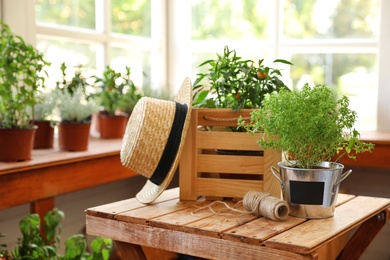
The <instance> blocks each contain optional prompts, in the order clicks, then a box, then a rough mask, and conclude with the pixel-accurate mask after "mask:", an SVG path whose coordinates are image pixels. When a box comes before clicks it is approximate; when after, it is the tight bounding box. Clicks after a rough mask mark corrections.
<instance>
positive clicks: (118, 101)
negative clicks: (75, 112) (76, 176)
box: [94, 66, 142, 138]
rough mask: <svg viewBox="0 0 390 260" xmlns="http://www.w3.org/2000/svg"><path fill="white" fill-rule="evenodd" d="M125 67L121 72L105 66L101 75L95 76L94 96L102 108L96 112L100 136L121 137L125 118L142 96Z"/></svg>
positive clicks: (127, 68)
mask: <svg viewBox="0 0 390 260" xmlns="http://www.w3.org/2000/svg"><path fill="white" fill-rule="evenodd" d="M125 69H126V72H125V73H121V72H119V71H115V70H114V69H113V68H111V67H110V66H107V67H106V70H105V71H104V73H103V76H102V77H97V76H95V83H94V85H95V87H96V89H97V94H96V96H97V98H98V100H99V103H100V105H101V106H102V108H103V110H102V111H100V112H99V114H98V126H99V132H100V137H101V138H122V136H123V134H124V131H125V128H126V123H127V120H128V118H129V116H130V114H131V112H132V110H133V108H134V106H135V104H136V103H137V102H138V100H139V99H140V98H141V97H142V94H141V93H140V90H139V89H138V88H137V87H136V86H135V84H134V82H133V81H132V79H131V77H130V76H131V73H130V68H129V67H126V68H125Z"/></svg>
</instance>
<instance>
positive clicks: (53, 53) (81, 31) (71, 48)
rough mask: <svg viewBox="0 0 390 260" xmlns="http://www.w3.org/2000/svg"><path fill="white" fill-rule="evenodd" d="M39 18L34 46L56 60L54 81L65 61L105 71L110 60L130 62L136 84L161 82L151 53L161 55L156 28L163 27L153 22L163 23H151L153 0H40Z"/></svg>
mask: <svg viewBox="0 0 390 260" xmlns="http://www.w3.org/2000/svg"><path fill="white" fill-rule="evenodd" d="M154 15H155V16H154V19H159V18H158V17H161V15H159V14H158V13H156V12H154ZM35 19H36V24H37V30H36V31H37V36H36V45H37V48H38V49H39V50H40V51H42V52H43V53H44V54H45V56H46V57H47V59H48V60H49V61H50V62H51V63H52V66H51V68H50V79H51V80H52V81H55V80H56V79H57V78H58V77H53V76H52V75H58V76H60V74H59V73H60V71H59V67H60V64H61V63H62V62H66V64H67V66H68V67H70V66H72V67H76V66H78V65H83V66H84V67H86V68H87V69H88V70H89V71H90V72H91V73H99V72H102V71H103V70H104V68H105V66H106V65H110V66H112V67H113V68H114V69H117V70H124V68H125V66H129V67H130V68H131V72H132V76H133V80H134V82H135V83H136V85H138V86H151V85H152V84H154V85H156V86H157V82H158V81H152V70H154V72H156V71H158V70H156V69H155V68H153V63H152V61H151V53H154V54H156V53H157V56H158V55H159V54H158V52H161V46H160V45H161V44H160V42H159V41H157V40H156V38H157V37H156V36H155V35H153V33H152V32H160V31H161V28H153V26H158V24H161V23H158V22H155V24H154V25H153V24H152V10H151V0H112V1H110V0H105V1H101V0H99V1H97V0H73V1H69V0H51V1H48V0H36V5H35ZM160 56H161V55H160ZM154 74H156V73H154ZM153 76H154V77H155V78H159V77H161V75H160V76H159V75H153ZM156 86H154V87H156Z"/></svg>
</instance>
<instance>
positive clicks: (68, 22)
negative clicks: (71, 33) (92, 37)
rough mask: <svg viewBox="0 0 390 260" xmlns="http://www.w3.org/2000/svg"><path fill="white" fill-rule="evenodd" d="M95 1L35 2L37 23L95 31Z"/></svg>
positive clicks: (60, 0)
mask: <svg viewBox="0 0 390 260" xmlns="http://www.w3.org/2000/svg"><path fill="white" fill-rule="evenodd" d="M95 10H96V8H95V0H50V1H48V0H36V5H35V15H36V20H37V22H42V23H47V24H53V25H62V26H71V27H76V28H84V29H92V30H95V28H96V24H95V20H96V19H95V17H96V14H95Z"/></svg>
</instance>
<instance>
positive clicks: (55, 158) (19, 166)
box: [0, 138, 122, 175]
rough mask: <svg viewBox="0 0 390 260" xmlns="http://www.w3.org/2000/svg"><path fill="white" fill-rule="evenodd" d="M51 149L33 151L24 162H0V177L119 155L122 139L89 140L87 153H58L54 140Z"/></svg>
mask: <svg viewBox="0 0 390 260" xmlns="http://www.w3.org/2000/svg"><path fill="white" fill-rule="evenodd" d="M54 143H55V145H54V147H53V148H52V149H34V150H33V151H32V155H31V157H32V159H31V160H29V161H24V162H9V163H8V162H0V175H4V174H8V173H12V172H21V171H24V170H32V169H38V168H43V167H49V166H53V165H62V164H66V163H70V162H78V161H83V160H86V159H91V158H100V157H105V156H111V155H119V151H120V148H121V144H122V139H100V138H90V140H89V146H88V151H82V152H68V151H60V150H59V148H58V145H57V140H55V142H54Z"/></svg>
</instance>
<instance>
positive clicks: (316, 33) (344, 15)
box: [283, 0, 380, 39]
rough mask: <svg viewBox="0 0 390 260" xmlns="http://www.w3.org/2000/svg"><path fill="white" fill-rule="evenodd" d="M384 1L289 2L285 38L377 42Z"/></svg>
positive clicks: (321, 0)
mask: <svg viewBox="0 0 390 260" xmlns="http://www.w3.org/2000/svg"><path fill="white" fill-rule="evenodd" d="M379 2H380V0H364V1H363V0H360V1H356V0H343V1H342V0H286V1H285V2H284V3H285V4H284V22H283V25H284V31H283V33H284V36H285V37H286V38H294V39H310V38H373V37H378V34H379V4H380V3H379Z"/></svg>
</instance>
